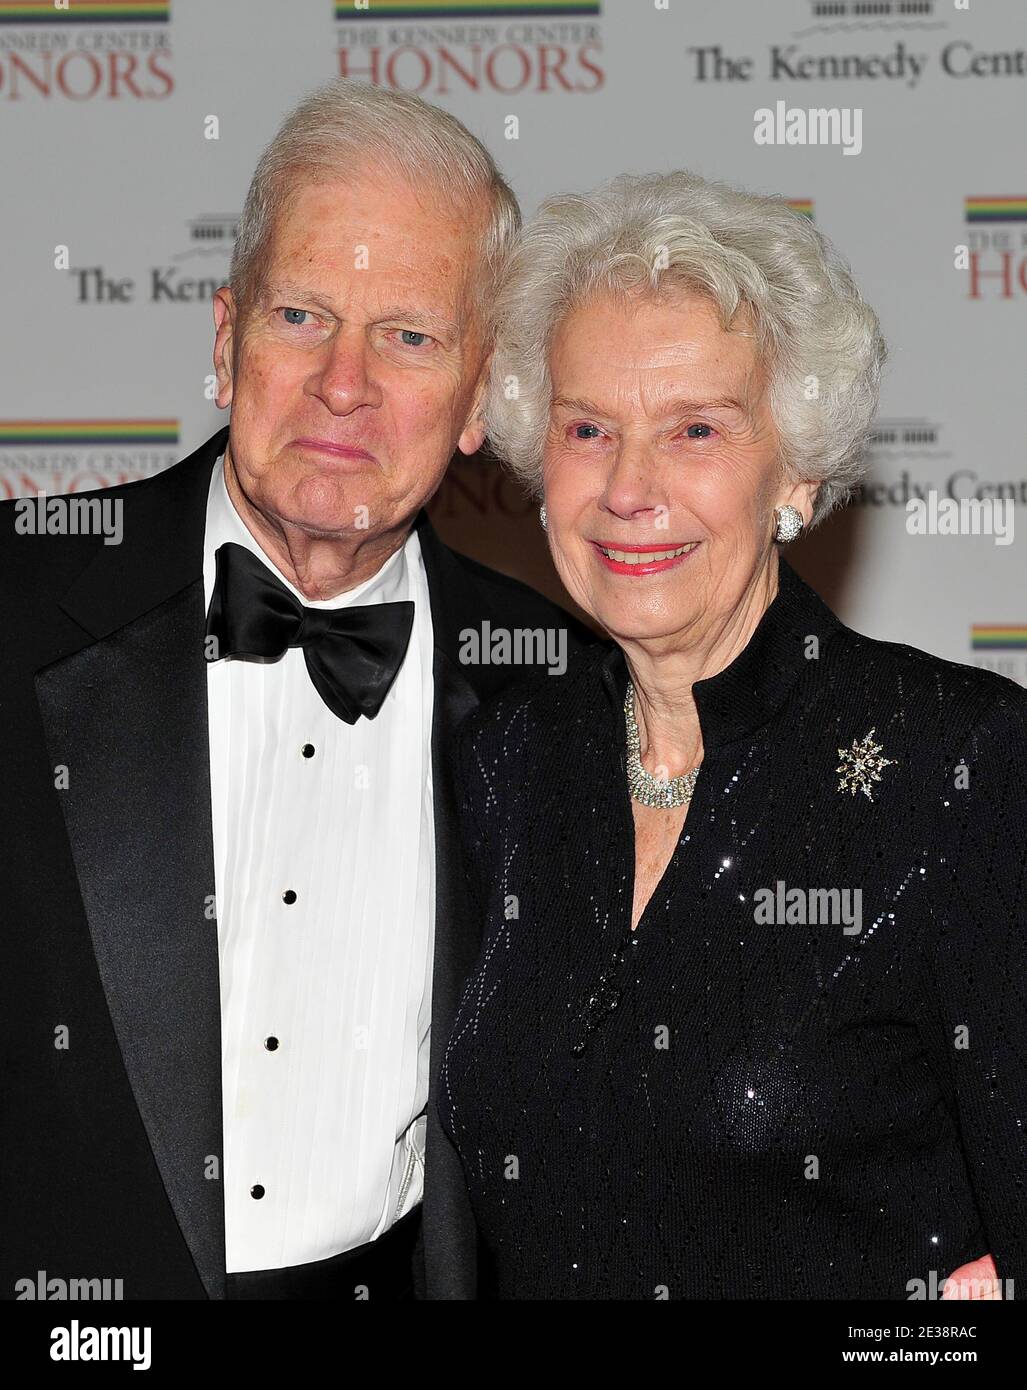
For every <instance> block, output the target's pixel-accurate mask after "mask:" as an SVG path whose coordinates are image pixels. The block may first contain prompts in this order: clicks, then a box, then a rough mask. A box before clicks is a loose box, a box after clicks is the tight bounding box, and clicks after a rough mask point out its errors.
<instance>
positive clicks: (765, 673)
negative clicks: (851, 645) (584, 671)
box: [601, 555, 842, 751]
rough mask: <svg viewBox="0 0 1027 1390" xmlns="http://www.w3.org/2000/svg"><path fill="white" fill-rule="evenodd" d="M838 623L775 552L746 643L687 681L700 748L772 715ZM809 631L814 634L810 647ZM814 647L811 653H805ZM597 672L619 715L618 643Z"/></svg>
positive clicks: (621, 662) (623, 674)
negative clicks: (767, 596)
mask: <svg viewBox="0 0 1027 1390" xmlns="http://www.w3.org/2000/svg"><path fill="white" fill-rule="evenodd" d="M841 626H842V624H841V622H840V621H839V619H838V618H836V617H835V615H834V614H833V613H832V612H831V610H830V608H828V606H827V604H826V603H825V602H824V601H823V599H822V598H821V597H820V595H819V594H817V593H816V592H815V591H814V590H813V589H811V588H810V586H809V585H808V584H807V583H806V582H805V580H804V579H802V577H801V576H800V575H799V574H797V573H796V571H795V570H794V569H793V568H792V567H791V565H790V564H789V563H788V561H787V560H786V559H785V558H784V556H783V555H779V557H778V590H777V593H776V594H775V596H774V598H773V600H772V601H771V603H770V605H769V607H768V608H767V609H766V611H765V612H764V614H763V616H762V618H761V619H760V621H759V623H758V624H757V626H756V630H755V631H754V632H753V634H752V636H751V637H750V638H749V641H748V643H747V644H746V645H745V647H743V648H742V650H741V651H740V652H739V654H738V655H737V656H736V657H735V659H734V661H732V662H731V663H730V665H728V666H725V667H724V669H723V670H722V671H718V672H717V673H716V675H713V676H709V677H707V678H706V679H705V680H701V681H696V683H695V684H694V685H693V686H692V695H693V698H694V699H695V704H696V709H697V710H698V713H699V724H700V727H701V729H702V736H703V747H704V749H705V750H707V751H710V750H712V749H713V748H716V747H719V746H721V745H722V744H726V743H732V742H734V740H735V739H739V738H745V737H747V736H748V735H749V734H752V733H754V732H755V731H756V730H757V729H759V728H761V727H762V726H763V725H764V724H766V723H767V722H768V721H769V720H770V719H771V718H773V716H774V715H775V714H776V713H777V712H778V710H779V709H780V708H781V707H782V706H783V705H784V703H785V701H786V700H787V698H788V696H789V694H790V693H791V691H792V689H793V687H794V686H795V684H796V682H797V680H798V679H799V677H800V675H801V674H802V672H803V671H805V670H807V669H808V667H809V663H810V661H812V660H815V659H818V658H819V656H821V655H822V653H823V648H824V645H825V643H826V642H828V641H829V640H830V638H831V637H832V636H833V635H834V633H835V632H837V631H838V630H839V628H841ZM811 637H815V638H816V639H817V643H816V646H815V647H813V646H812V645H811V644H810V640H809V639H810V638H811ZM813 651H815V652H816V656H813V655H807V653H811V652H813ZM601 673H602V681H603V687H604V689H605V691H606V693H607V696H608V698H609V700H610V703H611V705H612V706H613V709H614V712H615V714H616V716H617V717H618V718H619V717H621V712H622V710H623V708H624V696H625V694H626V692H627V688H628V675H629V673H628V667H627V662H626V661H625V659H624V653H623V652H622V651H621V649H620V647H618V646H616V645H614V646H613V647H612V648H611V649H610V650H609V651H608V652H607V654H606V655H605V656H604V657H603V659H602V663H601Z"/></svg>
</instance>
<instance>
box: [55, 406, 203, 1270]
mask: <svg viewBox="0 0 1027 1390" xmlns="http://www.w3.org/2000/svg"><path fill="white" fill-rule="evenodd" d="M224 438H225V432H224V431H222V432H221V433H219V434H218V435H216V436H215V437H214V438H213V439H211V440H209V441H208V442H207V444H206V445H204V446H203V447H202V448H201V449H200V450H198V451H197V453H196V454H194V455H192V456H191V458H189V459H187V460H185V461H184V462H183V463H182V464H180V465H178V466H177V467H176V468H175V469H173V470H171V471H170V473H169V474H168V475H167V482H166V483H165V484H164V486H161V484H162V483H164V479H163V477H162V478H160V479H157V480H155V481H154V483H153V484H151V485H147V487H146V489H145V491H146V495H145V496H144V495H143V492H142V491H140V492H137V493H136V494H135V495H134V496H132V495H131V490H130V489H126V490H125V493H124V494H123V495H124V496H125V516H126V521H125V543H124V544H123V545H122V546H120V547H112V548H106V547H99V548H98V550H97V553H96V554H95V557H94V559H93V561H92V563H91V564H90V566H89V567H88V568H87V570H86V571H85V572H84V574H83V575H82V576H80V578H79V580H78V581H77V582H76V584H75V586H74V587H73V589H72V590H71V591H70V592H69V594H67V595H66V596H65V598H64V600H63V602H62V604H61V607H62V608H63V609H64V611H65V612H66V613H68V614H69V615H70V616H71V617H73V618H74V619H75V621H76V622H77V623H78V624H79V625H80V627H82V628H83V629H84V631H85V633H86V634H88V636H89V637H92V638H95V639H96V640H93V641H91V642H89V643H88V645H84V646H83V647H82V648H81V649H80V650H78V651H75V652H73V653H71V654H70V655H66V656H63V657H61V658H60V659H59V660H57V661H55V662H53V663H51V664H50V665H48V666H46V667H44V668H43V669H42V670H41V671H40V672H38V673H37V675H36V691H37V696H38V700H39V707H40V712H41V715H42V719H43V725H44V729H45V733H46V738H47V744H48V749H49V753H50V758H51V763H52V765H53V766H54V767H55V768H59V767H62V766H63V767H66V768H67V787H66V789H64V790H60V791H58V792H57V795H58V796H59V798H60V804H61V809H62V811H63V814H64V821H65V825H66V828H67V833H68V839H69V842H70V846H71V853H72V857H73V860H74V863H75V869H76V873H77V877H78V882H79V887H80V891H81V895H82V902H83V906H84V908H85V913H86V917H87V920H88V924H89V931H90V935H91V937H92V943H93V950H94V952H95V955H96V960H97V964H98V967H99V972H100V978H101V981H102V984H103V988H104V992H105V995H106V999H107V1005H108V1008H109V1010H110V1015H111V1019H112V1022H113V1025H114V1029H115V1034H116V1036H117V1039H118V1043H119V1046H120V1048H121V1053H122V1056H123V1058H124V1063H125V1068H126V1071H127V1073H128V1077H129V1081H130V1083H131V1086H132V1091H133V1094H134V1096H135V1101H136V1104H137V1105H138V1107H139V1113H140V1115H141V1117H142V1120H143V1123H144V1125H145V1127H146V1132H147V1135H148V1137H149V1141H150V1145H151V1147H152V1149H153V1155H154V1159H155V1160H156V1163H157V1167H158V1169H159V1171H160V1175H161V1179H162V1181H163V1183H164V1187H165V1190H166V1191H167V1194H168V1198H169V1201H170V1202H171V1206H172V1208H173V1210H174V1213H175V1216H176V1218H177V1220H178V1223H179V1225H180V1227H181V1229H182V1234H183V1236H184V1237H185V1240H186V1242H187V1243H188V1246H189V1249H190V1251H191V1252H192V1256H193V1259H194V1261H195V1263H196V1268H197V1271H198V1273H199V1275H200V1278H201V1280H202V1281H203V1285H204V1287H205V1289H206V1290H207V1294H208V1296H209V1297H211V1298H223V1297H224V1294H225V1287H224V1286H225V1249H224V1246H225V1236H224V1202H223V1190H222V1181H221V1164H222V1123H221V1024H220V1018H221V1010H220V986H219V978H218V941H217V922H216V920H215V917H214V908H213V903H214V896H213V895H214V864H213V845H212V831H211V811H210V771H209V753H208V746H207V688H206V663H205V661H204V657H203V630H204V603H203V578H202V574H203V567H202V556H203V529H204V523H205V506H206V495H207V486H208V484H209V480H210V469H211V467H212V466H213V463H214V461H215V459H216V458H217V456H218V453H219V452H220V450H221V449H222V448H223V447H224ZM172 475H174V476H172ZM134 486H139V485H134Z"/></svg>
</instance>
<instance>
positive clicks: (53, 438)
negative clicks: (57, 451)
mask: <svg viewBox="0 0 1027 1390" xmlns="http://www.w3.org/2000/svg"><path fill="white" fill-rule="evenodd" d="M177 443H178V421H177V420H0V447H7V448H10V447H12V446H13V445H21V446H22V447H23V448H24V447H26V446H28V447H35V448H39V447H40V446H42V445H52V444H68V445H71V444H93V445H96V444H122V445H124V444H177Z"/></svg>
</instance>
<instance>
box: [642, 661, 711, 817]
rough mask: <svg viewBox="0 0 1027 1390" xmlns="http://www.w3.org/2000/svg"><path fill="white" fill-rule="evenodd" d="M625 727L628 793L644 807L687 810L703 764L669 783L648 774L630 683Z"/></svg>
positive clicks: (672, 778)
mask: <svg viewBox="0 0 1027 1390" xmlns="http://www.w3.org/2000/svg"><path fill="white" fill-rule="evenodd" d="M624 723H625V725H626V726H627V731H628V790H629V791H630V792H631V795H632V796H633V797H634V799H635V800H636V801H637V802H639V803H640V804H641V805H642V806H653V807H658V808H659V809H662V810H670V809H672V808H673V807H675V806H687V805H688V803H689V802H690V801H691V799H692V793H693V792H694V791H695V782H696V778H697V777H698V776H699V767H701V766H702V764H701V763H700V764H699V765H698V766H697V767H693V768H692V770H691V772H683V773H682V774H681V775H680V776H679V777H671V778H670V779H669V781H664V780H663V779H661V778H659V777H654V776H653V775H652V773H651V772H647V771H646V770H645V768H644V767H643V766H642V757H641V753H640V751H639V750H640V746H641V745H640V742H639V737H638V721H637V720H636V718H635V687H634V685H633V684H632V682H631V681H628V690H627V694H626V695H625V696H624Z"/></svg>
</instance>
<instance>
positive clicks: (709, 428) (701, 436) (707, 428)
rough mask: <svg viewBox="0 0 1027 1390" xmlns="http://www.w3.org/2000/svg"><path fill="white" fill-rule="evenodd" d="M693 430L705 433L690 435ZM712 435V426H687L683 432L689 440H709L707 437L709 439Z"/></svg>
mask: <svg viewBox="0 0 1027 1390" xmlns="http://www.w3.org/2000/svg"><path fill="white" fill-rule="evenodd" d="M693 430H705V431H706V433H705V434H693V433H692V431H693ZM712 433H713V426H712V425H701V424H697V425H689V426H688V428H687V429H686V430H685V434H686V435H687V436H688V438H689V439H709V437H710V435H711V434H712Z"/></svg>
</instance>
